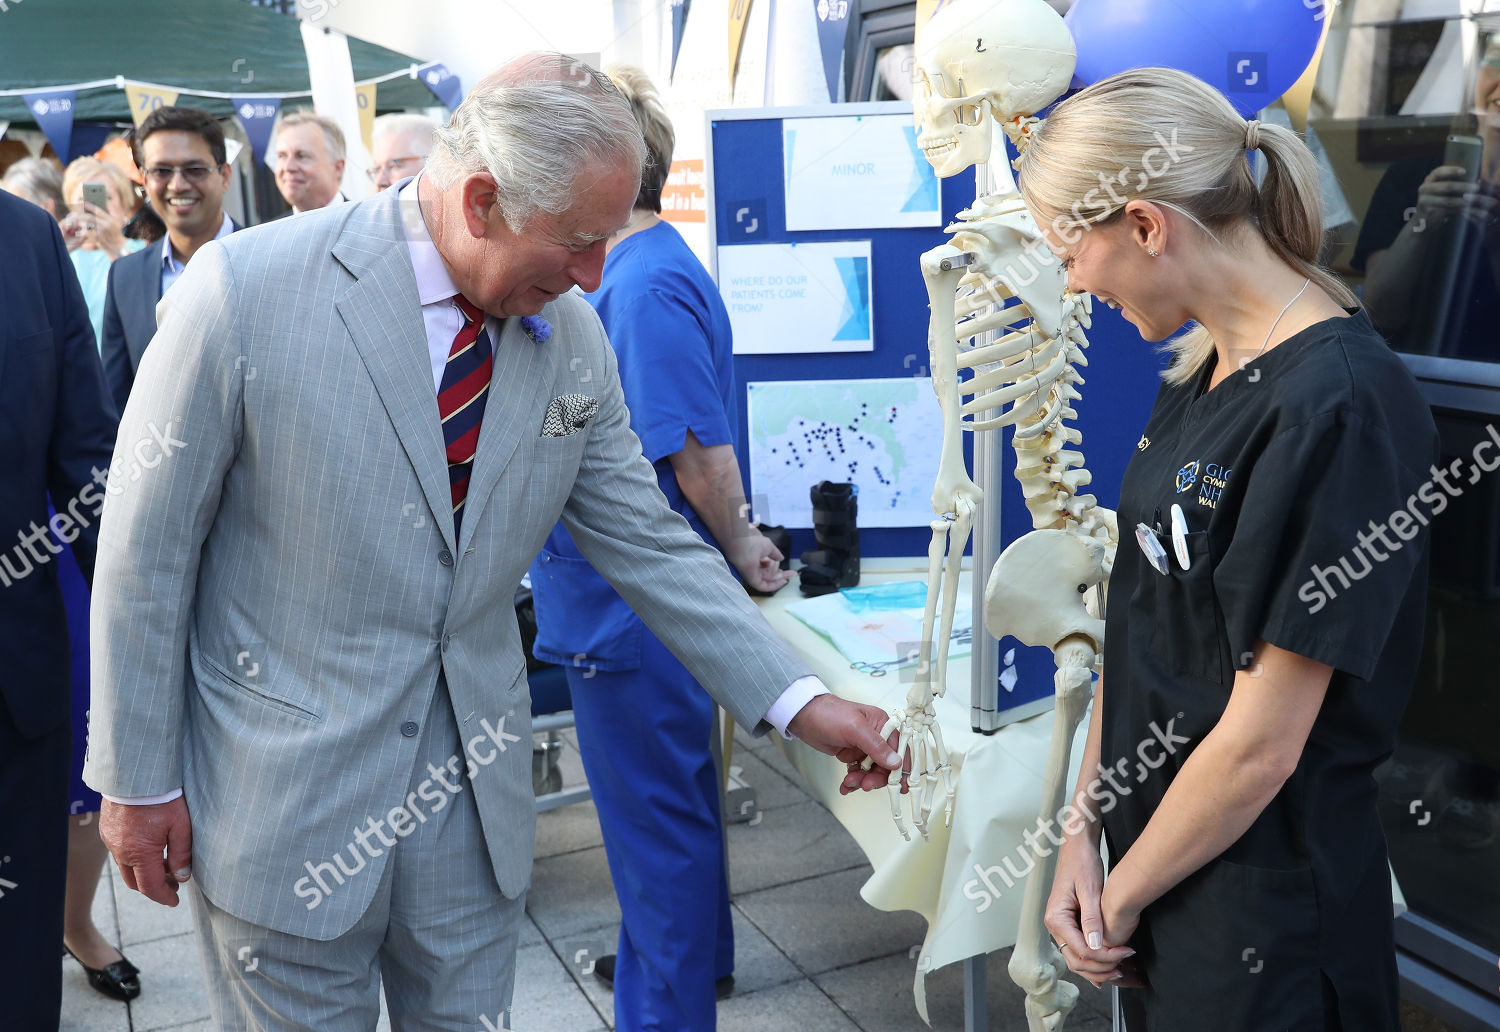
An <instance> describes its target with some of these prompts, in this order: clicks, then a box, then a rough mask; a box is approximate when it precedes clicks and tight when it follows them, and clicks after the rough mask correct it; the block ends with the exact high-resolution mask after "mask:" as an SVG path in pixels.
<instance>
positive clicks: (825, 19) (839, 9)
mask: <svg viewBox="0 0 1500 1032" xmlns="http://www.w3.org/2000/svg"><path fill="white" fill-rule="evenodd" d="M812 5H813V11H815V12H816V13H817V15H818V44H819V46H820V47H821V48H822V50H823V77H824V78H825V79H827V80H828V102H829V103H830V104H837V103H838V102H839V85H840V83H841V82H842V81H843V76H842V75H840V74H839V73H840V72H841V71H843V65H844V38H845V36H846V35H847V34H848V32H849V0H812Z"/></svg>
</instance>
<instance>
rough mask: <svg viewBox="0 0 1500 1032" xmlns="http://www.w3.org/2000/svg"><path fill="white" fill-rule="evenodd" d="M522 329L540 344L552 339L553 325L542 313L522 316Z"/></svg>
mask: <svg viewBox="0 0 1500 1032" xmlns="http://www.w3.org/2000/svg"><path fill="white" fill-rule="evenodd" d="M521 329H523V330H525V331H526V336H528V337H530V338H531V339H532V340H533V341H535V342H536V343H538V344H545V343H547V341H549V340H551V339H552V327H551V326H550V325H549V324H548V323H547V320H546V319H543V318H542V317H541V316H540V315H523V316H521Z"/></svg>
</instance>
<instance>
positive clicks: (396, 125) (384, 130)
mask: <svg viewBox="0 0 1500 1032" xmlns="http://www.w3.org/2000/svg"><path fill="white" fill-rule="evenodd" d="M437 130H438V124H437V123H436V122H434V121H433V120H432V119H430V118H428V117H427V116H426V115H417V114H410V113H407V112H399V113H397V114H394V115H381V116H380V117H379V118H377V119H375V122H374V124H373V125H372V126H371V127H370V139H371V141H374V140H377V139H379V138H380V137H382V136H401V135H405V134H407V133H410V134H411V135H413V136H420V137H421V139H422V148H421V149H422V154H421V155H419V157H424V158H425V157H426V156H427V155H428V154H431V153H432V140H433V137H434V136H436V135H437Z"/></svg>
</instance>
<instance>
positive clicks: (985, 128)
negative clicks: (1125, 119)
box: [912, 0, 1077, 178]
mask: <svg viewBox="0 0 1500 1032" xmlns="http://www.w3.org/2000/svg"><path fill="white" fill-rule="evenodd" d="M916 58H917V66H918V70H919V74H918V76H917V79H918V81H917V83H916V90H915V96H914V97H913V101H912V105H913V108H914V109H915V113H916V117H917V126H918V128H919V129H920V135H919V137H918V142H919V143H920V144H921V145H922V152H923V153H924V154H925V155H926V156H927V160H928V161H929V162H930V163H931V164H932V167H933V168H934V169H935V170H936V171H937V174H938V175H939V176H942V177H944V178H946V177H948V176H951V175H956V174H957V173H959V172H962V171H963V170H964V169H966V168H968V167H969V166H970V165H973V164H976V163H978V162H983V161H988V160H989V154H990V140H991V137H992V134H993V132H994V124H993V122H991V118H994V119H997V120H999V121H1002V122H1007V121H1010V120H1011V119H1013V118H1016V117H1018V116H1023V115H1031V114H1035V113H1036V112H1037V111H1040V110H1041V109H1042V108H1044V107H1046V106H1047V105H1048V104H1050V103H1051V102H1052V101H1054V100H1056V99H1057V98H1058V97H1060V96H1062V94H1063V92H1064V91H1065V90H1066V89H1067V88H1068V84H1069V83H1070V82H1072V80H1073V67H1074V65H1075V64H1076V63H1077V52H1076V50H1075V49H1074V47H1073V36H1072V34H1071V33H1069V32H1068V27H1067V25H1065V24H1064V23H1063V20H1062V18H1061V16H1059V15H1058V13H1057V12H1056V11H1055V10H1053V9H1052V8H1051V7H1049V6H1048V5H1047V3H1046V2H1045V0H956V2H955V3H951V4H949V5H948V6H946V7H944V8H942V9H941V10H940V11H938V12H937V13H936V14H934V15H933V16H932V19H931V20H930V21H929V22H928V23H927V25H926V27H925V28H924V29H923V30H922V37H921V39H919V40H917V45H916Z"/></svg>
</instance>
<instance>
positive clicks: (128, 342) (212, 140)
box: [99, 107, 239, 411]
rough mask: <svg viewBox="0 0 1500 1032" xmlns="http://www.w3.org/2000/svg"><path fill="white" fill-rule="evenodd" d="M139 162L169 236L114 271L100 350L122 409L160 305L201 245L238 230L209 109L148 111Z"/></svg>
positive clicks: (220, 140) (139, 138)
mask: <svg viewBox="0 0 1500 1032" xmlns="http://www.w3.org/2000/svg"><path fill="white" fill-rule="evenodd" d="M136 162H137V164H139V165H140V167H141V170H142V172H143V173H144V175H145V179H146V195H147V197H148V198H149V199H150V202H151V207H152V208H153V209H155V211H156V213H157V214H158V215H160V216H161V218H162V221H163V222H165V223H166V225H167V234H166V236H164V237H162V238H161V239H160V240H158V241H156V242H155V243H153V244H151V245H149V246H148V247H145V248H143V249H141V250H140V251H137V252H136V253H135V254H131V255H126V256H125V257H124V258H121V259H120V260H119V261H117V262H115V264H114V265H113V266H112V267H111V268H110V270H109V291H108V293H107V294H106V296H105V299H104V339H103V340H102V341H101V342H100V345H99V352H100V357H101V358H102V359H103V360H104V374H105V377H106V379H107V380H108V381H109V389H110V392H111V393H112V394H113V395H114V399H115V405H116V406H117V407H118V408H119V409H120V410H121V411H123V410H124V408H125V399H126V398H128V397H130V388H131V385H132V384H134V383H135V371H136V369H138V368H139V367H140V364H141V355H142V354H143V353H144V352H145V350H146V345H147V344H149V343H150V342H151V338H152V336H154V335H155V333H156V302H158V301H160V300H161V297H162V295H163V294H165V293H166V292H167V290H168V288H170V287H171V286H172V284H173V283H175V282H177V277H178V276H180V275H182V270H183V269H184V268H185V267H186V266H187V263H188V262H189V261H190V260H191V259H192V257H193V255H194V254H196V253H197V251H198V249H199V248H200V247H202V246H203V245H204V244H206V243H208V242H209V241H210V240H218V239H219V238H220V237H225V236H228V235H229V234H230V233H232V232H234V231H235V230H236V229H238V228H239V227H238V226H237V225H235V223H234V220H232V219H231V218H230V217H229V216H228V215H226V214H225V213H224V191H225V190H227V189H228V187H229V164H228V162H227V161H226V159H225V151H224V130H223V129H222V128H220V126H219V123H218V122H216V121H214V120H213V118H212V117H211V116H209V115H208V114H206V113H205V112H203V111H199V110H198V109H197V108H190V107H161V108H157V109H156V110H155V111H153V112H151V114H149V115H147V116H146V118H145V120H144V121H142V122H141V125H140V128H139V129H138V130H136Z"/></svg>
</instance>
